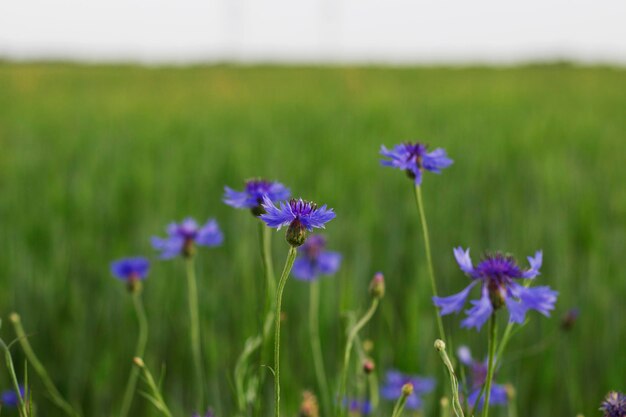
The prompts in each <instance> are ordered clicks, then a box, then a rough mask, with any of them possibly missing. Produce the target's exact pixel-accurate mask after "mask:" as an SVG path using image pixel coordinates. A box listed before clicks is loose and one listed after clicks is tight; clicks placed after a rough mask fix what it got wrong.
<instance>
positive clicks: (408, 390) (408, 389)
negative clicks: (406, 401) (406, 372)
mask: <svg viewBox="0 0 626 417" xmlns="http://www.w3.org/2000/svg"><path fill="white" fill-rule="evenodd" d="M411 394H413V384H411V383H410V382H407V383H406V384H404V385H402V396H403V397H408V396H409V395H411Z"/></svg>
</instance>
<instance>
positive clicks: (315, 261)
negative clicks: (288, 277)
mask: <svg viewBox="0 0 626 417" xmlns="http://www.w3.org/2000/svg"><path fill="white" fill-rule="evenodd" d="M298 253H299V256H298V257H297V258H296V261H295V262H294V264H293V270H292V273H293V276H294V277H296V278H297V279H300V280H303V281H313V280H316V279H317V278H318V277H319V276H320V275H332V274H334V273H335V272H337V270H338V269H339V265H340V264H341V254H339V253H338V252H330V251H327V250H326V239H325V238H324V236H322V235H314V236H310V237H309V238H308V239H307V241H306V242H304V244H303V245H302V246H300V247H299V248H298Z"/></svg>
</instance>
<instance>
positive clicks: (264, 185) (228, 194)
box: [223, 179, 291, 209]
mask: <svg viewBox="0 0 626 417" xmlns="http://www.w3.org/2000/svg"><path fill="white" fill-rule="evenodd" d="M290 195H291V193H290V191H289V188H287V187H285V186H284V185H283V184H281V183H279V182H276V181H265V180H260V179H255V180H249V181H246V186H245V189H244V190H243V191H235V190H233V189H232V188H229V187H224V199H223V200H224V203H226V204H228V205H229V206H232V207H235V208H241V209H244V208H246V209H254V208H256V207H259V206H261V204H262V203H263V198H264V197H267V198H268V199H269V200H270V201H273V202H277V201H282V200H286V199H288V198H289V196H290Z"/></svg>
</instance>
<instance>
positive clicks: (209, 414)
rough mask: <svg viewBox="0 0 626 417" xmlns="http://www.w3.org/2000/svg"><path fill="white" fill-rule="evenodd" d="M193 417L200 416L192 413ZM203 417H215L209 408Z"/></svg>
mask: <svg viewBox="0 0 626 417" xmlns="http://www.w3.org/2000/svg"><path fill="white" fill-rule="evenodd" d="M193 417H201V416H200V414H198V413H194V415H193ZM204 417H215V414H213V410H211V409H210V408H209V409H208V410H207V412H206V414H205V415H204Z"/></svg>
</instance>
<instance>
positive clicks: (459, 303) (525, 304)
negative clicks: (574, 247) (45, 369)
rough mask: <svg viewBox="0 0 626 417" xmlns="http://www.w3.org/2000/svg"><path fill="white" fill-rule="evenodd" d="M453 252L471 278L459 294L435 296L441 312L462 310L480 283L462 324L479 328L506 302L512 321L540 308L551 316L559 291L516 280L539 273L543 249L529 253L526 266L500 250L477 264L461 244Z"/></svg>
mask: <svg viewBox="0 0 626 417" xmlns="http://www.w3.org/2000/svg"><path fill="white" fill-rule="evenodd" d="M454 256H455V257H456V261H457V262H458V264H459V267H460V268H461V270H462V271H463V272H465V274H466V275H468V276H469V277H470V278H471V279H472V282H471V283H470V285H468V286H467V287H466V288H464V289H463V290H462V291H461V292H459V293H458V294H454V295H451V296H449V297H433V302H434V303H435V305H436V306H437V307H439V308H440V314H441V315H442V316H444V315H446V314H450V313H458V312H459V311H461V310H462V309H463V306H464V305H465V303H466V301H467V297H468V295H469V293H470V290H471V289H472V288H473V287H474V286H476V285H477V284H478V283H480V286H481V297H480V299H478V300H473V301H471V304H472V307H471V308H470V309H469V310H466V311H465V312H466V313H467V318H465V319H464V320H463V321H462V322H461V327H467V328H472V327H475V328H476V329H477V330H480V328H481V327H482V326H483V324H485V322H486V321H487V320H488V319H489V317H490V316H491V314H492V313H493V312H494V311H495V310H497V309H498V308H500V307H502V306H503V305H506V307H507V308H508V310H509V321H511V322H514V323H523V322H524V320H525V319H526V312H527V311H528V310H537V311H538V312H540V313H541V314H543V315H544V316H547V317H549V316H550V311H551V310H553V309H554V304H555V303H556V299H557V295H558V292H556V291H553V290H552V289H551V288H550V287H546V286H543V287H534V288H528V287H525V286H523V285H520V284H518V283H517V282H516V281H517V280H520V279H534V278H535V277H536V276H537V275H539V269H540V268H541V264H542V253H541V251H538V252H537V253H535V256H534V257H528V262H529V264H530V267H529V268H526V269H523V268H521V267H520V266H518V265H517V262H516V261H515V259H514V258H513V257H512V256H509V255H503V254H501V253H496V254H488V255H486V256H485V257H484V258H483V260H482V261H481V262H480V263H478V265H476V267H474V265H473V264H472V260H471V258H470V255H469V249H467V250H465V251H464V250H463V249H462V248H460V247H458V248H455V249H454Z"/></svg>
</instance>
